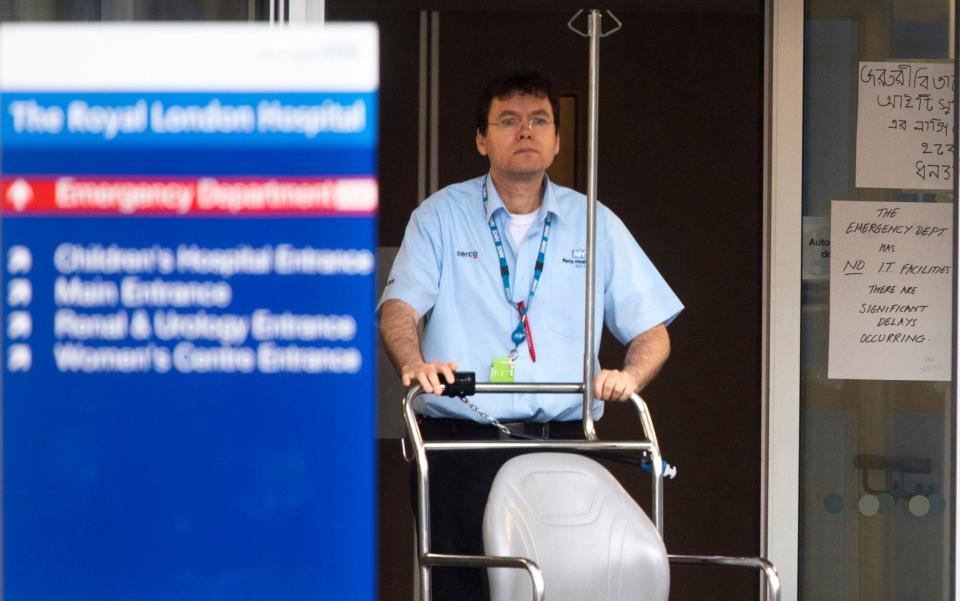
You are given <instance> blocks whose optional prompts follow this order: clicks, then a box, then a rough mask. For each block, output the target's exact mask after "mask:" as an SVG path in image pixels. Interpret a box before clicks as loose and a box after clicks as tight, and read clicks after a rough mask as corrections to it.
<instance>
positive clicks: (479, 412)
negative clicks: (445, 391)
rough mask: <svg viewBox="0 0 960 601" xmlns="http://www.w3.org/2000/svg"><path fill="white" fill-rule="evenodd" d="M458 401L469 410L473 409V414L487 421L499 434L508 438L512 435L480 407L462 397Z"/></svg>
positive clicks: (508, 429)
mask: <svg viewBox="0 0 960 601" xmlns="http://www.w3.org/2000/svg"><path fill="white" fill-rule="evenodd" d="M460 400H461V401H463V404H464V405H466V406H467V407H470V408H471V409H473V410H474V412H476V414H477V415H479V416H480V417H482V418H483V419H485V420H487V421H488V422H490V424H491V425H492V426H494V427H495V428H497V429H498V430H500V431H501V432H503V433H504V434H506V435H507V437H510V436H511V435H512V434H513V432H511V431H510V428H508V427H506V426H504V425H503V424H501V423H500V422H499V421H498V420H497V418H495V417H493V416H492V415H490V414H489V413H487V412H486V411H484V410H483V409H481V408H480V407H477V406H476V405H474V404H473V403H471V402H470V401H468V400H467V397H465V396H462V397H460Z"/></svg>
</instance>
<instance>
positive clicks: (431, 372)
mask: <svg viewBox="0 0 960 601" xmlns="http://www.w3.org/2000/svg"><path fill="white" fill-rule="evenodd" d="M455 371H457V363H456V362H455V361H451V362H450V363H441V362H440V361H431V362H430V363H425V362H423V361H417V362H415V363H413V364H411V365H403V366H401V367H400V378H401V379H402V380H403V385H404V386H411V385H412V384H413V383H414V382H416V383H419V384H420V387H421V388H423V391H424V392H426V393H427V394H440V386H441V382H440V376H441V375H442V376H443V378H444V379H445V380H446V383H447V384H453V372H455Z"/></svg>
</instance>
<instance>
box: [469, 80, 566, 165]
mask: <svg viewBox="0 0 960 601" xmlns="http://www.w3.org/2000/svg"><path fill="white" fill-rule="evenodd" d="M505 120H506V121H505ZM511 120H514V121H515V122H518V123H519V126H515V127H512V128H511V127H509V126H507V127H505V126H503V125H500V123H507V124H509V123H510V121H511ZM531 120H533V124H534V125H536V124H537V122H538V120H539V122H540V124H541V127H535V126H534V127H531ZM543 120H546V121H547V122H548V123H547V125H546V126H542V123H543ZM487 121H488V123H491V124H492V125H487V134H486V135H483V134H481V133H480V132H479V131H478V132H477V150H478V151H480V154H482V155H483V156H485V157H487V158H489V159H490V170H491V171H492V172H493V174H494V176H500V177H502V178H507V179H528V178H532V177H542V176H543V173H544V172H545V171H546V170H547V167H549V166H550V164H551V163H552V162H553V159H554V157H556V156H557V153H558V152H560V136H559V135H558V134H557V129H556V126H555V125H554V115H553V109H552V108H551V106H550V100H548V99H547V98H546V97H545V96H544V97H540V96H533V95H529V94H514V95H513V96H510V97H509V98H507V99H506V100H501V99H500V98H494V99H493V102H492V103H491V104H490V113H489V115H488V116H487Z"/></svg>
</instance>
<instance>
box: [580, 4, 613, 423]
mask: <svg viewBox="0 0 960 601" xmlns="http://www.w3.org/2000/svg"><path fill="white" fill-rule="evenodd" d="M581 14H583V10H579V11H577V14H575V15H573V17H572V18H571V19H570V21H568V22H567V27H569V28H570V29H571V30H572V31H574V32H575V33H577V34H579V35H581V36H583V37H585V38H589V39H590V52H589V61H590V76H589V87H588V96H587V115H588V117H587V274H586V280H587V281H586V302H585V303H584V321H585V323H584V336H583V435H584V437H585V438H586V439H587V440H597V431H596V429H595V428H594V419H593V379H594V377H595V375H596V374H595V371H596V355H595V353H594V350H593V348H594V340H595V339H596V332H595V331H594V329H595V328H594V315H595V314H596V307H595V306H594V304H595V303H594V301H595V294H594V292H595V290H596V280H597V264H596V260H595V256H596V252H595V251H596V246H597V243H596V230H597V121H598V119H597V117H598V112H597V98H598V96H599V89H600V85H599V80H600V38H605V37H607V36H608V35H611V34H613V33H614V32H616V31H617V30H619V29H620V27H622V25H623V24H622V23H621V22H620V20H619V19H617V17H615V16H614V14H613V13H612V12H610V11H607V14H608V15H610V18H611V19H613V20H614V22H616V24H617V26H616V27H614V28H613V29H611V30H610V31H608V32H607V33H602V30H601V25H600V20H601V17H602V14H601V12H600V11H599V10H597V9H592V10H590V11H589V13H587V31H586V32H583V31H580V30H579V29H577V28H576V27H574V25H573V22H574V21H575V20H576V19H577V17H579V16H580V15H581Z"/></svg>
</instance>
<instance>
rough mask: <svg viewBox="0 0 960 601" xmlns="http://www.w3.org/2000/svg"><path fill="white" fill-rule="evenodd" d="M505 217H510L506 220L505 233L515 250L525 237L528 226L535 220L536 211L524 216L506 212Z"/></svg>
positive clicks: (528, 229)
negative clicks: (507, 234)
mask: <svg viewBox="0 0 960 601" xmlns="http://www.w3.org/2000/svg"><path fill="white" fill-rule="evenodd" d="M507 215H509V216H510V219H508V220H507V233H509V234H510V240H511V241H513V248H514V250H517V249H519V248H520V243H521V242H523V239H524V238H526V237H527V232H529V231H530V226H531V225H533V222H534V221H536V220H537V211H534V212H533V213H527V214H526V215H514V214H513V213H511V212H510V211H507Z"/></svg>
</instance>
